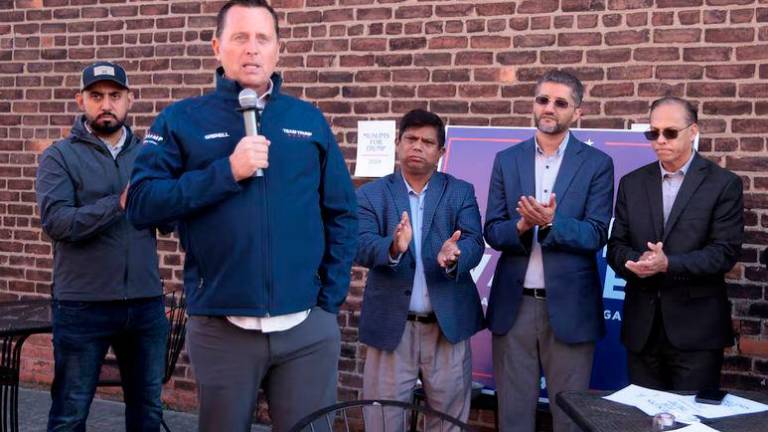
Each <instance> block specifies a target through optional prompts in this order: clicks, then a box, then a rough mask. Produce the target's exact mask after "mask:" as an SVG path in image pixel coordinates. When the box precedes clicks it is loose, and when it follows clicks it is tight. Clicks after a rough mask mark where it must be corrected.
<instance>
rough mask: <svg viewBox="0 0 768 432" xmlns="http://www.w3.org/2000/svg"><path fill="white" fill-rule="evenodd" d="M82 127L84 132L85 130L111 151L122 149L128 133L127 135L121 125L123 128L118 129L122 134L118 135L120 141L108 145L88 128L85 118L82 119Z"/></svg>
mask: <svg viewBox="0 0 768 432" xmlns="http://www.w3.org/2000/svg"><path fill="white" fill-rule="evenodd" d="M83 126H85V130H87V131H88V133H90V134H91V135H93V136H95V137H96V138H97V139H98V140H99V141H101V142H103V143H104V145H105V146H107V147H109V148H111V149H113V150H117V149H119V148H122V147H123V145H125V139H126V138H128V133H127V132H128V131H126V130H125V125H123V127H122V128H120V130H121V131H122V132H123V134H122V135H120V139H119V140H117V142H116V143H115V145H112V144H110V143H109V142H107V141H106V140H103V139H101V137H100V136H98V135H96V134H95V133H93V129H91V127H90V126H88V122H87V121H86V120H85V117H83Z"/></svg>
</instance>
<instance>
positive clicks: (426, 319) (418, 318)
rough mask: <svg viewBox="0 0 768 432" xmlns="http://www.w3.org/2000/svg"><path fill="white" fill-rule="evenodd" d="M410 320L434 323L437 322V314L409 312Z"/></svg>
mask: <svg viewBox="0 0 768 432" xmlns="http://www.w3.org/2000/svg"><path fill="white" fill-rule="evenodd" d="M407 320H408V321H416V322H420V323H422V324H434V323H436V322H437V315H435V313H434V312H430V313H428V314H426V315H422V314H417V313H413V312H408V318H407Z"/></svg>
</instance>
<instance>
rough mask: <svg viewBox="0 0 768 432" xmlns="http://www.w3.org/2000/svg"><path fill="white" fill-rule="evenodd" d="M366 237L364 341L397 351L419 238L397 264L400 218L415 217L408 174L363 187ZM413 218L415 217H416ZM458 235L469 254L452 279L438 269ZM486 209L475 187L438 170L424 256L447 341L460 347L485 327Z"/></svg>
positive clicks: (360, 255) (430, 192)
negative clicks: (479, 279)
mask: <svg viewBox="0 0 768 432" xmlns="http://www.w3.org/2000/svg"><path fill="white" fill-rule="evenodd" d="M357 201H358V218H359V234H360V235H359V240H358V249H357V258H356V261H357V262H358V263H359V264H360V265H362V266H364V267H368V268H369V269H370V271H369V272H368V280H367V282H366V285H365V292H364V294H363V305H362V312H361V316H360V341H361V342H363V343H365V344H367V345H370V346H373V347H375V348H378V349H382V350H387V351H392V350H394V349H395V348H397V345H398V344H399V343H400V339H401V337H402V335H403V330H404V329H405V321H406V317H407V315H408V306H409V304H410V299H411V289H412V287H413V277H414V268H415V265H416V262H415V260H414V257H413V250H414V247H413V241H411V246H410V247H409V248H408V251H406V252H405V253H404V254H403V256H402V258H401V259H400V262H399V263H398V264H397V265H396V266H391V265H390V264H389V247H390V245H391V244H392V236H393V234H394V232H395V228H396V227H397V224H398V223H399V222H400V216H401V215H402V214H403V212H404V211H407V212H408V215H409V216H411V217H412V216H413V215H411V206H410V203H409V200H408V191H407V189H406V187H405V182H404V180H403V176H402V175H401V174H400V172H399V171H398V172H395V173H394V174H390V175H388V176H386V177H384V178H381V179H379V180H376V181H374V182H371V183H368V184H365V185H363V186H361V187H360V188H359V189H358V190H357ZM411 220H413V219H412V218H411ZM456 230H461V238H460V239H459V241H458V245H459V248H460V249H461V256H460V257H459V260H458V262H457V268H456V270H455V272H454V273H452V274H451V275H449V274H447V273H446V271H445V269H443V268H442V267H440V266H439V265H438V264H437V254H438V252H440V248H441V247H442V245H443V243H444V242H445V241H446V240H447V239H448V238H449V237H450V236H451V235H452V234H453V233H454V231H456ZM484 249H485V244H484V242H483V237H482V228H481V224H480V211H479V209H478V207H477V200H476V199H475V190H474V188H473V187H472V185H471V184H469V183H467V182H465V181H463V180H459V179H457V178H455V177H453V176H451V175H448V174H443V173H439V172H436V173H434V174H433V175H432V177H431V178H430V180H429V187H428V188H427V191H426V197H425V199H424V221H423V225H422V246H421V255H422V258H421V259H422V262H423V263H424V273H425V276H426V280H427V291H428V293H429V299H430V302H431V303H432V308H433V309H434V312H435V314H436V315H437V321H438V324H439V326H440V330H441V331H442V333H443V335H445V338H446V339H447V340H448V341H449V342H451V343H456V342H459V341H462V340H465V339H467V338H469V337H470V336H472V335H473V334H475V333H476V332H477V331H479V330H481V329H482V328H483V327H484V323H483V309H482V306H481V305H480V296H479V295H478V293H477V287H476V286H475V283H474V281H473V280H472V277H471V275H470V274H469V271H470V270H471V269H472V268H474V267H475V266H477V264H478V263H479V262H480V259H481V258H482V256H483V252H484Z"/></svg>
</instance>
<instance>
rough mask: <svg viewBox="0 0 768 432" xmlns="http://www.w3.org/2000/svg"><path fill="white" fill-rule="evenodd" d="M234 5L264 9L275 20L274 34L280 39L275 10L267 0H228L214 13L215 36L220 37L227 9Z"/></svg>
mask: <svg viewBox="0 0 768 432" xmlns="http://www.w3.org/2000/svg"><path fill="white" fill-rule="evenodd" d="M235 6H242V7H247V8H264V9H266V10H267V11H268V12H269V14H270V15H272V19H273V20H274V21H275V34H276V35H277V38H278V39H280V25H279V24H278V23H277V12H275V10H274V9H272V6H270V5H269V3H267V0H229V1H228V2H227V3H226V4H225V5H224V6H222V7H221V9H220V10H219V14H218V15H216V37H217V38H218V37H221V33H222V32H223V31H224V24H226V20H227V12H229V10H230V9H232V8H233V7H235Z"/></svg>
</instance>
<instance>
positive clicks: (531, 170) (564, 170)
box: [517, 131, 586, 201]
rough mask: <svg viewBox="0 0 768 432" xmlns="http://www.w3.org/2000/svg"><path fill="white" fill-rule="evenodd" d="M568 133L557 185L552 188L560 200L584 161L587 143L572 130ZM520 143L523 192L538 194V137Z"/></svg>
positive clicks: (519, 154) (519, 161)
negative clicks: (580, 139)
mask: <svg viewBox="0 0 768 432" xmlns="http://www.w3.org/2000/svg"><path fill="white" fill-rule="evenodd" d="M568 134H569V135H568V141H567V143H565V144H566V146H565V148H564V149H563V156H562V157H563V160H562V162H560V171H558V173H557V179H556V180H555V186H554V188H553V190H552V192H554V193H555V194H556V196H557V200H558V201H560V200H561V199H562V198H563V197H564V196H565V193H566V191H567V190H568V187H569V186H570V185H571V182H572V181H573V178H574V176H575V175H576V172H577V171H578V170H579V167H581V164H582V163H583V162H584V155H583V154H582V152H583V151H584V146H586V144H584V143H582V142H581V141H579V139H578V138H576V137H575V136H574V135H573V133H571V132H570V131H569V132H568ZM518 145H519V146H522V151H521V152H520V153H518V157H517V165H518V172H519V173H520V186H521V189H522V192H523V194H525V195H530V196H536V169H535V167H536V160H535V158H536V139H535V138H534V137H532V138H530V139H528V140H527V141H524V142H522V143H520V144H518Z"/></svg>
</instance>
